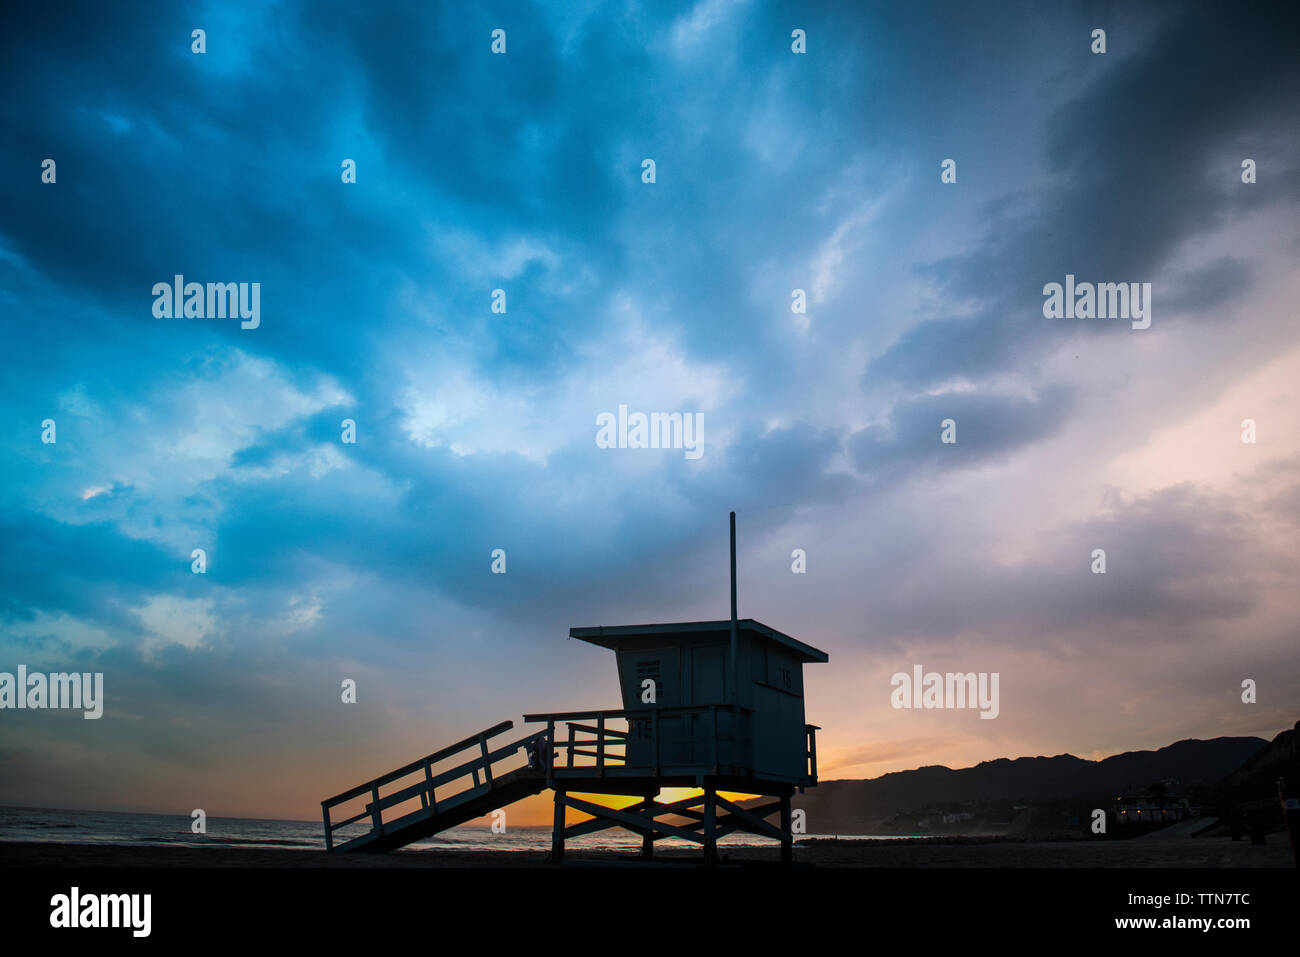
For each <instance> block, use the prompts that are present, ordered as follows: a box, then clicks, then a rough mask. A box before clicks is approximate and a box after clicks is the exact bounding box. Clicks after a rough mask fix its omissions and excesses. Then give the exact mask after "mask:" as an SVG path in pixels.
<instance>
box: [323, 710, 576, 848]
mask: <svg viewBox="0 0 1300 957" xmlns="http://www.w3.org/2000/svg"><path fill="white" fill-rule="evenodd" d="M514 726H515V723H514V722H513V721H503V722H501V723H500V724H498V725H495V726H493V727H491V728H487V729H486V730H484V731H480V732H479V733H478V734H476V735H472V736H471V737H468V738H465V739H464V740H463V741H458V742H456V743H455V744H453V745H451V746H450V747H446V748H443V749H442V750H441V751H435V752H434V753H433V754H429V755H426V756H425V757H423V758H420V759H419V760H418V761H412V762H411V763H410V764H407V765H404V766H403V767H400V768H397V769H396V770H395V771H389V772H388V773H387V774H383V775H380V776H379V777H377V778H375V779H373V780H371V781H367V782H366V783H365V784H359V785H357V786H356V787H354V788H351V789H349V790H347V791H344V792H343V793H342V794H336V795H335V796H334V797H332V798H328V799H327V800H324V801H322V802H321V816H322V817H323V818H324V821H325V849H326V850H327V851H349V852H355V851H364V852H371V853H377V852H383V851H391V850H394V849H396V848H399V847H403V846H405V845H407V844H410V843H411V842H412V841H418V840H420V839H421V838H425V837H429V836H430V835H432V834H437V833H438V832H439V831H445V830H447V829H448V828H451V827H455V826H456V825H457V824H464V823H465V822H466V821H472V820H473V819H474V818H476V817H482V816H483V815H484V814H487V813H489V812H491V811H493V810H495V809H497V808H499V807H504V806H505V805H507V804H512V803H514V802H515V801H518V800H519V799H521V798H525V797H528V796H529V795H532V794H537V793H539V792H541V791H543V790H545V789H546V787H547V769H548V767H549V764H550V760H551V755H550V752H549V749H548V747H547V736H546V732H545V731H538V732H535V733H533V734H530V735H527V736H526V737H523V738H520V739H519V740H517V741H514V742H512V743H511V744H508V745H505V746H503V747H500V748H496V749H494V750H489V748H488V739H489V738H493V737H496V736H497V735H499V734H501V733H503V732H505V731H509V730H510V729H511V728H513V727H514ZM475 745H477V746H478V749H477V750H478V753H477V754H475V755H474V756H473V757H472V758H470V759H469V760H467V761H464V762H463V763H461V764H458V765H456V766H455V767H452V768H449V769H448V770H445V771H440V772H435V771H434V770H433V766H434V765H435V764H437V763H438V762H440V761H445V760H447V759H449V758H453V757H455V756H457V755H460V754H461V753H462V752H468V751H470V750H471V749H473V748H474V747H475ZM521 757H522V759H523V763H522V765H520V763H519V759H520V758H521ZM512 760H513V763H514V765H515V766H514V767H509V768H507V767H504V765H506V764H507V763H510V762H511V761H512ZM467 778H468V779H469V780H468V782H466V781H465V779H467ZM404 779H411V780H409V781H408V780H404ZM458 784H459V786H456V785H458ZM390 788H391V790H387V791H386V793H382V792H385V790H386V789H390ZM439 789H442V790H443V792H444V793H443V795H442V796H441V797H439V796H438V794H437V792H438V790H439ZM366 798H368V799H369V800H367V801H366V802H365V804H364V806H363V807H362V810H361V811H360V812H359V813H356V814H353V815H351V816H350V817H346V818H344V819H343V820H341V821H335V822H331V820H330V811H331V809H332V808H335V807H338V806H339V805H343V804H347V803H349V802H354V801H358V800H364V799H366ZM417 802H418V804H417ZM403 807H405V808H406V810H405V812H403V810H402V809H403ZM385 812H390V816H389V817H388V819H385ZM393 815H396V816H393ZM361 821H368V823H369V825H370V827H369V830H367V831H365V832H363V833H361V834H354V835H353V836H350V837H346V836H340V837H339V838H336V837H335V832H338V831H342V830H345V829H348V828H351V829H352V831H354V832H355V831H356V830H357V829H356V828H355V827H352V826H353V825H356V824H358V823H359V822H361ZM336 841H339V843H336Z"/></svg>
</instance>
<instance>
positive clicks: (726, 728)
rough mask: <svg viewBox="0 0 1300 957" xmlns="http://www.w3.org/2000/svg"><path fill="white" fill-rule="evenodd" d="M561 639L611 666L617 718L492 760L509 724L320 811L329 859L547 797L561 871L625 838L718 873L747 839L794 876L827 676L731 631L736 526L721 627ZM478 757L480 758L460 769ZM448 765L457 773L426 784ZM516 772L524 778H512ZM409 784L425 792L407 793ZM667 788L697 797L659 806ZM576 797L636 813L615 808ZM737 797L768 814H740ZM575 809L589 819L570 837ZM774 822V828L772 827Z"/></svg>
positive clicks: (524, 741)
mask: <svg viewBox="0 0 1300 957" xmlns="http://www.w3.org/2000/svg"><path fill="white" fill-rule="evenodd" d="M569 635H570V637H572V638H578V639H581V640H582V641H587V642H590V643H591V644H594V645H599V646H600V647H603V648H608V649H610V650H612V651H613V652H614V653H615V656H616V660H617V665H618V678H619V689H620V691H621V695H622V704H623V707H622V708H617V709H603V710H597V711H570V712H558V713H543V714H528V715H524V720H525V721H526V722H528V723H537V724H542V723H544V724H545V730H538V731H535V732H534V733H532V734H530V735H528V736H526V737H524V738H521V739H520V740H518V741H515V742H513V743H511V744H509V745H506V746H505V747H501V748H495V749H490V748H489V746H488V743H487V742H488V739H489V738H491V737H494V736H496V735H497V734H500V733H501V732H503V731H506V730H509V729H510V728H512V727H513V726H514V723H513V722H511V721H507V722H503V723H502V724H499V725H497V726H495V727H494V728H489V729H487V730H486V731H484V732H481V733H480V734H478V735H476V736H474V737H471V738H466V739H465V740H464V741H461V742H459V743H458V744H456V745H453V746H452V747H451V748H444V749H443V750H442V751H438V752H435V753H433V754H431V755H428V756H427V757H425V758H423V759H421V760H419V761H416V762H412V763H411V764H409V765H407V766H405V767H403V768H399V769H397V770H396V771H393V772H389V774H386V775H383V776H381V777H380V778H376V779H375V780H373V781H370V782H367V783H366V784H363V785H359V786H358V787H356V788H353V789H351V790H350V791H345V792H344V793H343V794H340V795H336V796H335V797H333V798H330V799H329V800H327V801H324V802H322V812H323V816H324V820H325V842H326V847H327V848H328V849H330V850H335V849H338V850H348V851H383V850H390V849H392V848H395V847H400V846H402V845H404V844H407V843H410V842H411V841H414V840H418V839H420V838H422V837H427V836H429V835H430V834H433V833H436V832H438V831H441V830H445V829H446V828H449V827H453V826H455V825H456V824H461V823H464V822H465V821H468V820H472V819H473V818H475V817H479V816H481V815H483V814H486V813H488V812H489V811H491V810H493V809H495V808H498V807H501V806H503V805H505V804H508V803H511V802H513V801H517V800H519V799H520V798H522V797H525V796H527V795H529V794H537V793H540V792H541V791H542V790H545V789H547V788H550V789H551V790H552V791H553V792H554V795H555V819H554V826H553V831H552V851H551V856H552V859H553V860H555V861H560V860H563V858H564V850H565V841H566V839H567V838H570V837H577V836H580V835H583V834H591V833H594V832H597V831H601V830H605V829H608V828H615V827H621V828H625V829H627V830H630V831H633V832H635V833H637V834H640V835H641V837H642V845H641V853H642V856H643V857H646V858H651V857H653V856H654V842H655V841H656V840H660V839H663V838H666V837H678V838H683V839H685V840H688V841H691V842H694V843H697V844H700V845H701V846H702V848H703V850H704V860H705V862H706V863H708V864H713V863H716V861H717V841H718V839H719V838H720V837H724V836H726V835H727V834H730V833H732V832H734V831H746V832H749V833H753V834H758V835H761V836H764V837H769V838H772V839H773V840H776V841H779V842H780V844H781V859H782V861H783V862H785V863H789V862H790V860H791V858H792V853H793V844H794V837H793V832H792V828H791V811H790V799H791V797H792V796H793V795H794V793H795V792H796V791H797V790H798V791H802V790H803V789H804V788H806V787H812V786H814V785H816V783H817V739H816V733H817V730H818V729H817V727H816V726H815V725H811V724H807V723H806V722H805V714H804V682H803V666H804V665H805V664H809V663H813V662H825V661H826V660H827V655H826V653H825V652H823V651H819V650H817V649H816V648H813V647H812V646H810V645H806V644H804V643H803V642H801V641H799V640H797V639H795V638H791V637H790V636H789V635H786V634H783V633H781V632H779V631H777V630H776V629H774V628H770V627H768V626H767V625H764V624H762V623H760V622H757V621H754V620H752V619H749V618H745V619H738V618H737V616H736V516H735V513H734V512H733V513H732V515H731V618H730V619H729V620H721V621H695V622H677V623H671V624H645V625H615V626H608V625H602V626H598V627H590V628H571V629H570V630H569ZM475 745H478V747H477V749H475V750H477V752H478V753H477V754H475V755H474V756H473V757H472V758H470V759H469V760H465V759H466V757H468V755H467V752H470V751H471V749H474V746H475ZM447 760H450V761H453V762H454V761H460V762H461V763H459V764H458V765H456V766H455V767H452V768H449V769H447V770H445V771H435V770H434V767H435V765H437V764H439V763H440V762H443V761H447ZM520 760H522V764H519V762H520ZM511 761H513V762H514V763H515V764H516V765H517V766H514V767H509V768H508V767H506V765H507V764H509V763H510V762H511ZM498 765H499V766H500V767H498ZM411 776H418V780H415V781H414V782H412V783H407V784H405V785H402V784H401V783H400V782H401V781H402V779H404V778H409V777H411ZM466 777H469V778H470V779H471V781H472V784H470V786H469V787H461V788H459V789H455V790H454V793H448V794H445V795H444V796H443V797H442V798H441V799H437V796H436V789H437V788H440V787H441V788H444V790H448V791H450V790H452V788H451V786H452V785H453V784H454V783H455V782H457V781H464V779H465V778H466ZM390 787H391V788H392V789H391V790H390V791H389V792H388V793H387V794H383V793H381V791H382V790H384V789H385V788H390ZM664 788H687V789H691V790H693V791H696V792H698V793H695V794H693V795H692V796H690V797H687V798H683V799H680V800H675V801H669V802H661V801H660V800H659V799H658V798H659V794H660V792H661V790H663V789H664ZM724 793H725V794H730V795H731V797H724V796H723V794H724ZM578 794H581V795H591V794H603V795H608V796H622V797H628V798H632V799H633V802H632V803H631V804H630V805H627V806H624V807H620V808H613V807H608V806H605V805H603V804H597V803H595V802H593V801H590V800H587V799H586V798H579V797H576V796H575V795H578ZM742 794H743V795H751V796H754V797H757V798H760V799H762V798H769V799H771V800H769V801H768V802H766V803H761V802H760V803H758V804H756V805H755V804H752V803H749V802H746V803H745V804H741V803H737V801H736V800H733V798H736V796H737V795H742ZM358 799H360V800H366V799H368V801H367V803H366V804H365V806H364V808H363V809H362V810H361V811H360V813H358V814H355V815H354V816H352V817H349V818H346V819H345V820H342V821H338V822H337V823H333V824H331V821H330V811H331V809H332V808H334V807H337V806H339V805H341V804H345V803H347V802H349V801H353V800H358ZM417 802H418V804H417ZM402 806H406V807H407V808H409V810H408V811H407V812H406V813H401V814H398V815H397V816H395V817H394V816H390V817H389V818H388V819H387V820H386V819H385V815H384V812H385V811H388V810H398V809H400V808H401V807H402ZM570 808H571V809H573V810H575V811H579V812H582V813H584V814H586V815H589V816H588V818H587V819H586V820H582V821H579V822H577V823H573V824H569V823H568V822H567V820H566V811H567V810H568V809H570ZM774 815H779V822H778V823H777V824H773V823H771V822H770V821H769V820H768V819H769V818H770V817H772V816H774ZM669 819H671V820H669ZM360 821H367V822H368V823H369V825H370V828H369V830H368V831H367V832H366V833H363V834H360V835H358V836H356V837H353V838H351V839H347V840H345V841H344V842H343V843H341V844H339V845H338V847H337V848H336V847H335V838H334V832H335V831H338V830H340V829H343V828H346V827H348V826H351V825H355V824H356V823H357V822H360Z"/></svg>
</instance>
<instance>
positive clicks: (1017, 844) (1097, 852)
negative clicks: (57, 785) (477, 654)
mask: <svg viewBox="0 0 1300 957" xmlns="http://www.w3.org/2000/svg"><path fill="white" fill-rule="evenodd" d="M722 850H723V855H724V861H723V863H724V864H725V863H745V864H775V863H776V862H777V858H778V851H777V849H776V848H775V847H773V848H771V849H767V848H761V849H760V848H740V849H736V850H727V849H722ZM657 859H658V860H659V861H660V862H663V863H665V864H672V863H676V864H679V865H682V866H693V865H694V864H695V863H697V861H698V854H692V853H691V852H690V851H689V850H675V849H674V850H666V851H663V852H662V853H661V854H660V855H659V856H658V858H657ZM795 861H796V863H797V864H804V865H815V866H818V867H873V868H875V867H886V868H893V867H922V868H924V867H938V868H960V867H976V868H984V867H996V868H1007V867H1031V868H1043V867H1066V868H1107V867H1117V868H1133V867H1172V868H1260V867H1294V866H1295V861H1294V859H1293V858H1292V855H1291V849H1290V847H1289V846H1287V844H1286V842H1285V837H1284V836H1281V835H1270V839H1269V843H1268V844H1265V845H1263V846H1259V845H1252V844H1251V843H1249V842H1248V841H1232V840H1231V839H1229V838H1202V839H1191V838H1187V839H1177V840H1142V839H1137V840H1128V841H1043V842H1023V841H1009V840H979V839H957V840H932V839H924V840H915V841H912V840H906V841H898V840H894V841H872V840H863V841H846V840H822V839H815V840H809V841H801V842H799V843H798V844H796V846H795ZM636 863H639V862H638V859H637V858H636V857H635V856H631V855H627V854H618V853H613V852H572V853H570V854H569V855H568V856H567V858H566V865H574V866H583V865H587V866H591V865H598V866H600V865H606V866H615V867H617V866H626V865H631V864H636ZM550 866H553V865H551V864H549V862H548V861H547V860H546V854H545V853H543V852H539V851H493V850H449V849H436V850H419V851H397V852H395V853H391V854H379V855H369V854H326V853H325V852H324V851H320V850H301V849H281V848H232V847H220V846H214V847H157V846H142V845H121V844H58V843H38V842H0V868H4V869H29V868H62V867H76V868H95V867H146V868H170V867H176V868H203V867H234V868H403V867H471V868H491V867H506V868H517V867H526V868H534V867H550Z"/></svg>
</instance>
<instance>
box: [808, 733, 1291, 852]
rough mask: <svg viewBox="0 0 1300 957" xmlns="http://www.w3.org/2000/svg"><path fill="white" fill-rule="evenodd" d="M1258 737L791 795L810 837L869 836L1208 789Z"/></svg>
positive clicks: (911, 774) (841, 784)
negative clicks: (1171, 783) (975, 814)
mask: <svg viewBox="0 0 1300 957" xmlns="http://www.w3.org/2000/svg"><path fill="white" fill-rule="evenodd" d="M1268 744H1269V742H1267V741H1265V740H1264V739H1263V738H1256V737H1232V738H1212V739H1210V740H1208V741H1202V740H1199V739H1187V740H1184V741H1178V742H1175V743H1174V744H1171V745H1168V746H1166V747H1163V748H1160V749H1159V750H1156V751H1126V752H1124V753H1122V754H1115V755H1111V756H1110V757H1108V758H1104V759H1102V760H1100V761H1089V760H1086V759H1084V758H1077V757H1075V756H1074V755H1072V754H1059V755H1056V756H1054V757H1033V758H1029V757H1024V758H1015V759H1011V758H999V759H997V760H993V761H984V762H982V763H980V764H978V765H976V766H975V767H972V768H959V769H955V770H954V769H952V768H948V767H943V766H938V765H931V766H929V767H922V768H917V769H916V770H913V771H894V772H891V773H889V774H884V775H881V776H880V777H878V778H869V779H866V780H837V781H823V782H821V783H820V784H819V785H818V786H817V787H815V788H811V789H809V790H808V791H807V792H805V793H804V794H800V795H796V796H795V798H794V806H795V807H797V808H803V809H804V810H805V811H806V813H807V826H808V831H809V832H810V833H828V832H835V833H872V832H873V831H874V830H877V829H879V828H880V827H881V825H882V824H883V822H885V821H887V820H888V819H890V818H893V817H895V816H897V815H900V814H904V813H911V812H917V811H920V810H922V809H924V808H938V807H954V806H957V805H961V804H971V803H984V804H997V803H1001V802H1015V803H1018V804H1033V803H1041V802H1047V801H1070V800H1085V799H1087V800H1100V799H1103V798H1106V799H1108V800H1113V799H1114V798H1115V797H1118V796H1119V795H1121V794H1123V793H1125V792H1126V791H1130V790H1132V789H1141V788H1144V787H1145V786H1146V785H1148V784H1150V783H1152V782H1154V781H1161V780H1165V779H1168V778H1176V779H1178V781H1179V782H1180V786H1181V787H1182V788H1184V789H1193V790H1198V791H1204V790H1208V789H1209V788H1210V787H1211V786H1213V785H1216V784H1217V783H1218V782H1220V781H1222V780H1223V779H1224V778H1225V777H1226V776H1228V775H1229V774H1231V773H1233V772H1234V771H1236V770H1238V769H1239V768H1241V767H1242V765H1243V764H1244V763H1245V762H1246V761H1247V760H1248V759H1250V758H1251V757H1252V756H1254V755H1255V754H1257V753H1258V752H1259V751H1260V750H1261V749H1263V748H1265V747H1266V746H1267V745H1268Z"/></svg>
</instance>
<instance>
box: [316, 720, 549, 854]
mask: <svg viewBox="0 0 1300 957" xmlns="http://www.w3.org/2000/svg"><path fill="white" fill-rule="evenodd" d="M502 725H504V726H505V728H504V729H508V728H510V727H513V726H514V723H513V722H510V721H507V722H503V723H502ZM502 725H497V726H496V728H494V729H491V730H492V731H494V732H496V733H499V732H500V730H503V726H502ZM488 737H489V732H483V733H482V734H481V735H475V736H474V737H473V738H469V739H466V740H467V741H468V742H469V743H470V744H473V743H475V742H479V741H482V742H486V740H487V738H488ZM543 737H544V736H543V734H542V733H541V732H534V733H533V734H530V735H527V736H525V737H522V738H520V739H519V740H517V741H514V742H512V743H510V744H508V745H505V746H503V747H500V748H497V749H496V750H495V751H491V752H486V753H484V754H482V755H480V756H479V757H477V758H475V759H473V760H472V761H467V762H465V763H464V764H460V765H458V766H456V767H454V768H450V769H448V770H446V771H442V772H440V773H439V774H437V775H436V776H435V775H433V774H432V773H431V772H430V764H431V763H432V762H431V760H430V759H431V758H433V756H434V755H442V756H443V757H446V756H449V755H451V754H455V753H456V752H457V751H460V750H464V749H465V747H466V744H465V742H461V743H460V746H459V747H458V746H455V745H453V746H452V747H450V748H443V749H442V750H441V751H435V752H434V755H431V756H430V758H425V759H422V760H420V761H416V762H413V763H412V764H410V765H407V766H406V768H404V769H402V770H404V771H405V773H406V774H411V773H414V772H415V771H418V770H423V771H424V773H425V776H424V779H423V780H421V781H418V782H416V783H415V784H411V785H407V786H406V787H404V788H401V789H400V790H397V791H394V792H393V793H392V794H386V795H384V796H383V797H380V795H379V786H380V783H381V782H382V783H391V782H392V781H394V780H397V778H400V777H403V776H404V775H402V774H397V775H396V777H394V774H395V772H389V773H388V774H386V775H384V776H383V777H382V778H376V779H375V780H373V781H369V782H367V783H366V784H365V785H361V786H360V787H358V788H353V789H352V791H351V792H344V794H345V795H347V797H344V798H342V799H341V800H350V799H351V798H355V797H360V796H361V795H362V794H364V793H366V792H367V791H369V792H370V796H371V799H370V801H369V802H368V803H367V804H366V805H365V807H364V808H363V809H362V810H361V812H360V813H358V814H354V815H353V816H352V817H349V818H347V819H345V820H342V821H338V822H332V821H330V816H329V811H330V807H331V806H332V803H339V801H340V798H331V799H330V801H328V802H327V801H322V802H321V813H322V816H323V820H324V825H325V847H326V849H327V850H333V846H334V839H333V833H334V832H335V831H337V830H339V829H340V828H343V827H347V826H348V825H349V824H355V823H356V822H357V821H360V820H363V819H364V818H367V817H368V818H370V819H371V831H372V832H373V833H383V812H384V811H385V810H387V809H388V808H390V807H395V806H397V805H399V804H403V803H405V802H406V801H409V800H410V799H411V798H414V797H419V798H421V803H422V804H423V806H425V807H426V808H429V809H431V810H434V811H435V812H436V810H437V805H438V802H437V801H436V799H435V798H434V788H436V787H438V786H439V785H441V784H446V783H448V782H450V781H454V780H456V779H458V778H462V777H464V776H465V775H466V774H471V773H472V774H473V775H474V779H475V787H479V786H480V785H479V784H478V771H479V769H480V768H482V769H483V770H484V772H485V775H486V777H487V784H488V786H489V787H490V786H491V782H492V764H493V763H495V762H496V761H499V760H501V759H503V758H507V757H509V756H510V755H512V754H514V753H516V752H517V751H519V749H520V748H524V749H527V748H528V746H529V745H534V746H536V745H540V743H541V740H542V739H543ZM543 759H544V762H545V763H546V764H547V765H548V766H549V756H546V755H543ZM471 790H472V789H471ZM426 795H427V797H426ZM331 802H332V803H331Z"/></svg>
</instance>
